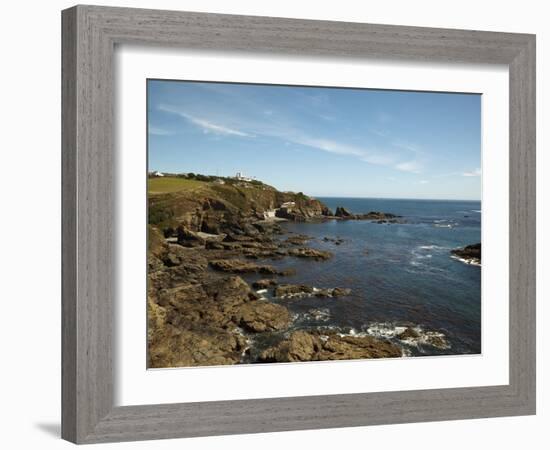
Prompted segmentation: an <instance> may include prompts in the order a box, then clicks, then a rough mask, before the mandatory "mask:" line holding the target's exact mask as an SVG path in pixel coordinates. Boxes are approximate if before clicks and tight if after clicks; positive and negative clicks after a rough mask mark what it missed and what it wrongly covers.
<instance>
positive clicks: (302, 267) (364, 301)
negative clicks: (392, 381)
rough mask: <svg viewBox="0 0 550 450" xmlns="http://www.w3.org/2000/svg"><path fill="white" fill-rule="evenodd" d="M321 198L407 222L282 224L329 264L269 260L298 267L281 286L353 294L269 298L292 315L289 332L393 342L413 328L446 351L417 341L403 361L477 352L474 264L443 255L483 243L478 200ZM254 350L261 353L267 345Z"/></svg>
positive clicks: (477, 270) (477, 294)
mask: <svg viewBox="0 0 550 450" xmlns="http://www.w3.org/2000/svg"><path fill="white" fill-rule="evenodd" d="M318 199H319V200H321V201H322V202H323V203H325V204H326V205H327V206H328V207H329V208H330V209H332V210H333V211H334V210H335V209H336V207H338V206H342V207H344V208H346V209H347V210H349V211H351V212H352V213H355V214H360V213H367V212H369V211H382V212H386V213H393V214H397V215H399V216H402V218H401V219H402V220H403V221H404V223H392V224H380V223H376V222H372V221H365V220H330V221H327V222H323V223H291V222H286V223H283V224H282V226H283V228H284V229H285V230H286V231H288V232H290V233H299V234H305V235H308V236H311V237H312V238H313V239H312V240H311V241H310V242H309V243H308V245H309V246H310V247H314V248H317V249H321V250H328V251H330V252H332V253H333V255H334V256H333V257H332V258H331V259H329V260H327V261H313V260H309V259H306V258H304V259H302V258H284V259H282V260H280V261H275V262H274V263H273V262H270V264H273V265H275V266H279V267H281V268H294V269H296V274H295V275H292V276H288V277H285V278H284V283H291V284H305V285H309V286H315V287H318V288H333V287H341V288H350V289H351V290H352V292H351V294H350V295H349V296H344V297H335V298H317V297H311V298H301V299H294V300H288V299H287V300H281V299H273V298H271V300H272V301H275V302H280V303H281V304H284V305H285V306H287V307H288V308H289V309H290V311H291V312H292V314H293V315H294V318H295V321H294V325H293V327H294V328H295V329H308V328H319V327H326V328H330V329H333V330H336V331H337V332H338V333H341V334H344V335H359V336H360V335H364V334H368V335H373V336H380V337H386V338H389V339H395V336H396V335H398V334H399V333H401V332H402V331H403V330H404V329H406V328H407V327H410V328H413V329H415V330H417V331H419V332H420V333H421V334H422V333H424V335H427V336H430V335H431V336H440V337H442V339H443V342H444V343H445V345H438V346H432V345H423V342H424V341H423V340H422V339H420V340H419V339H416V340H413V341H411V342H410V345H404V346H403V347H404V353H405V356H430V355H441V354H447V355H457V354H477V353H481V267H480V266H475V265H470V264H467V263H465V262H463V261H460V260H458V259H455V258H452V257H451V253H450V251H451V250H452V249H455V248H458V247H464V246H466V245H469V244H473V243H477V242H481V202H479V201H443V200H405V199H378V198H335V197H326V198H318ZM324 238H329V239H341V240H342V243H341V244H340V245H336V243H335V242H333V241H332V240H325V239H324ZM268 295H269V294H268ZM430 333H431V334H430ZM258 344H259V348H262V347H265V346H266V345H267V344H269V342H263V343H262V342H258ZM401 344H403V342H401Z"/></svg>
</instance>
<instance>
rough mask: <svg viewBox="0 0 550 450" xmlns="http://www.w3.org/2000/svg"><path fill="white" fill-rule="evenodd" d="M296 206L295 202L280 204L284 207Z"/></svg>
mask: <svg viewBox="0 0 550 450" xmlns="http://www.w3.org/2000/svg"><path fill="white" fill-rule="evenodd" d="M295 206H296V202H284V203H283V204H282V205H281V208H285V209H292V208H294V207H295Z"/></svg>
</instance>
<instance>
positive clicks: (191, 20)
mask: <svg viewBox="0 0 550 450" xmlns="http://www.w3.org/2000/svg"><path fill="white" fill-rule="evenodd" d="M62 32H63V33H62V34H63V41H62V108H63V110H62V177H63V179H62V210H63V217H62V235H63V238H62V241H63V242H62V260H63V261H62V437H63V438H64V439H66V440H69V441H72V442H75V443H79V444H83V443H97V442H116V441H131V440H145V439H162V438H180V437H196V436H211V435H224V434H239V433H261V432H274V431H288V430H305V429H319V428H336V427H351V426H364V425H376V424H391V423H405V422H426V421H435V420H453V419H468V418H483V417H497V416H513V415H529V414H535V411H536V398H535V394H536V380H535V369H536V361H535V242H536V240H535V239H536V238H535V137H536V132H535V36H534V35H529V34H515V33H495V32H484V31H467V30H451V29H436V28H420V27H410V26H393V25H372V24H362V23H344V22H330V21H311V20H300V19H286V18H285V19H283V18H270V17H252V16H234V15H222V14H205V13H190V12H181V11H160V10H145V9H131V8H113V7H101V6H75V7H72V8H70V9H67V10H64V11H63V12H62ZM119 44H145V45H155V46H159V47H172V48H173V47H179V48H186V49H194V50H199V51H200V50H218V51H240V52H252V51H253V52H261V53H265V54H269V55H277V54H283V55H306V56H323V57H331V58H356V59H361V58H367V57H368V58H385V59H396V60H404V59H406V60H413V61H429V62H431V61H433V62H462V63H474V64H479V63H481V64H504V65H507V66H508V69H509V87H510V91H509V95H510V97H509V100H510V108H509V114H510V117H509V137H510V139H509V144H510V152H509V158H510V159H509V168H510V180H509V191H510V192H509V195H510V204H509V206H510V221H509V227H510V228H509V229H510V239H509V245H510V279H509V293H510V298H509V364H510V366H509V384H507V385H499V386H483V387H467V388H450V389H428V390H415V391H399V392H376V393H359V394H341V395H320V396H318V395H316V396H300V397H284V398H270V399H248V400H231V401H213V402H193V403H174V404H159V405H135V406H114V377H115V374H114V373H113V339H114V332H113V315H114V314H115V309H114V296H115V290H114V285H115V276H116V275H115V273H116V271H115V261H114V258H113V241H114V226H113V216H114V210H115V208H116V207H117V204H116V198H115V195H114V192H113V190H114V181H113V177H114V170H113V165H114V161H115V158H116V148H115V145H114V125H113V123H114V108H113V105H114V88H113V86H114V81H113V79H114V77H113V74H114V64H113V54H114V51H115V46H116V45H119Z"/></svg>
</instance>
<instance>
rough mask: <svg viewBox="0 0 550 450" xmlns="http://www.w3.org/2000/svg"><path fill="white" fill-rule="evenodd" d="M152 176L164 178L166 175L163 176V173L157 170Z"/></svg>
mask: <svg viewBox="0 0 550 450" xmlns="http://www.w3.org/2000/svg"><path fill="white" fill-rule="evenodd" d="M152 175H153V176H154V177H163V176H164V174H163V173H162V172H159V171H158V170H155V171H154V172H153V173H152Z"/></svg>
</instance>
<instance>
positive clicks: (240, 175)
mask: <svg viewBox="0 0 550 450" xmlns="http://www.w3.org/2000/svg"><path fill="white" fill-rule="evenodd" d="M235 179H236V180H239V181H254V180H255V179H256V177H245V176H244V174H243V173H242V172H237V173H236V174H235Z"/></svg>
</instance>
